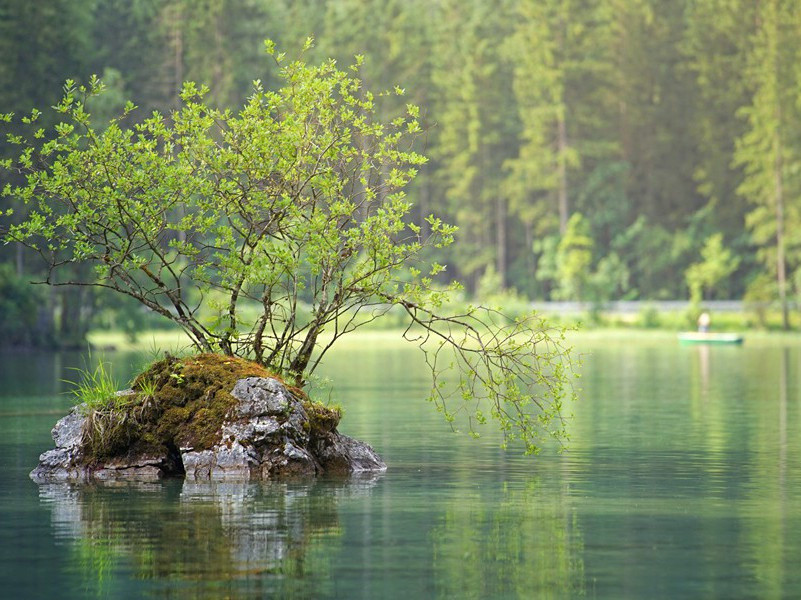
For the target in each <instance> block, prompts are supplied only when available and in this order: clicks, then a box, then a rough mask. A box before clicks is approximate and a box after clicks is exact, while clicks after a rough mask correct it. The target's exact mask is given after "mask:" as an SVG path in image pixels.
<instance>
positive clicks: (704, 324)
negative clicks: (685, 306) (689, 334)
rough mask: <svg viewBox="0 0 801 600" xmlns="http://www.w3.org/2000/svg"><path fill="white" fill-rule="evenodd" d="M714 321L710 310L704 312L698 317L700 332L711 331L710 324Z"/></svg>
mask: <svg viewBox="0 0 801 600" xmlns="http://www.w3.org/2000/svg"><path fill="white" fill-rule="evenodd" d="M711 322H712V319H711V317H710V316H709V313H708V312H702V313H701V314H700V316H699V317H698V332H699V333H707V332H708V331H709V324H710V323H711Z"/></svg>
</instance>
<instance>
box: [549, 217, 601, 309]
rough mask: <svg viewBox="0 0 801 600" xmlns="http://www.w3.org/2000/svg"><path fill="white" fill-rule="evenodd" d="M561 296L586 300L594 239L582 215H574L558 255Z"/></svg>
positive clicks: (560, 242)
mask: <svg viewBox="0 0 801 600" xmlns="http://www.w3.org/2000/svg"><path fill="white" fill-rule="evenodd" d="M556 264H557V268H558V276H559V296H560V297H561V298H562V299H564V300H584V299H585V291H586V287H587V283H588V281H589V279H590V266H591V265H592V238H591V237H590V236H589V224H588V223H587V220H586V219H585V218H584V216H583V215H582V214H581V213H573V216H572V217H570V219H568V221H567V228H566V230H565V234H564V235H563V236H562V238H561V239H560V240H559V246H558V248H557V254H556Z"/></svg>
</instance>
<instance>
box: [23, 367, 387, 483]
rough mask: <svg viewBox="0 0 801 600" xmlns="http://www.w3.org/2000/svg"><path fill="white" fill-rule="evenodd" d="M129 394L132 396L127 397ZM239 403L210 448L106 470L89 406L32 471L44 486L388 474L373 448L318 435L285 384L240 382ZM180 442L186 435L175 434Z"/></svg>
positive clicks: (170, 448)
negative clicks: (91, 451)
mask: <svg viewBox="0 0 801 600" xmlns="http://www.w3.org/2000/svg"><path fill="white" fill-rule="evenodd" d="M123 393H125V394H130V393H131V392H129V391H126V392H123ZM230 393H231V396H233V397H234V398H235V400H236V404H235V405H234V408H233V409H232V410H231V411H230V413H229V414H228V417H226V419H225V421H224V422H223V423H222V425H221V428H220V435H219V440H220V441H219V442H218V443H216V444H215V445H214V446H213V447H211V448H209V447H208V446H207V447H205V448H192V447H188V446H184V447H176V446H175V445H169V444H168V445H167V447H166V449H164V450H163V451H162V452H161V453H157V452H154V451H153V450H152V448H151V449H149V450H136V448H137V447H138V446H136V445H135V444H134V445H133V446H132V447H131V448H129V449H128V451H127V453H122V454H123V455H120V456H115V457H114V458H111V459H107V460H105V461H102V462H100V463H97V462H92V461H90V460H89V458H88V457H87V456H86V455H85V454H84V444H83V440H84V428H85V427H86V426H87V419H86V417H85V416H84V414H83V411H84V410H85V408H84V407H81V406H78V407H75V408H73V409H72V411H71V412H70V413H69V414H68V415H67V416H65V417H64V418H62V419H61V420H59V421H58V423H56V426H55V427H54V428H53V432H52V433H53V441H54V442H55V444H56V447H55V448H54V449H52V450H49V451H47V452H45V453H44V454H42V455H41V456H40V457H39V465H38V466H37V467H36V468H35V469H34V470H33V471H32V472H31V478H32V479H33V480H34V481H37V482H50V481H67V480H90V479H99V480H128V479H130V480H139V481H152V480H158V479H161V478H163V477H170V476H181V475H182V476H184V477H185V478H186V479H187V480H188V481H249V480H258V479H274V478H281V477H287V476H314V475H319V474H322V473H326V472H330V473H358V472H365V471H370V472H379V471H384V470H386V468H387V467H386V464H384V462H383V461H382V460H381V458H380V457H379V456H378V455H377V454H376V453H375V451H373V449H372V448H371V447H370V446H368V445H367V444H364V443H362V442H359V441H357V440H354V439H353V438H350V437H348V436H346V435H342V434H341V433H339V432H338V431H337V430H336V427H333V428H332V429H330V430H329V428H328V426H326V427H320V428H315V426H314V423H312V421H311V419H310V417H309V414H308V413H307V412H306V410H305V408H304V406H303V403H302V402H300V401H299V400H298V399H297V398H295V397H294V396H293V395H292V394H291V393H290V392H289V390H288V389H287V388H286V386H284V385H283V384H282V383H281V382H280V381H278V380H276V379H271V378H267V377H246V378H244V379H239V380H237V381H236V383H235V385H234V387H233V389H232V390H231V392H230ZM175 433H176V435H175V438H176V439H180V435H179V434H180V432H175Z"/></svg>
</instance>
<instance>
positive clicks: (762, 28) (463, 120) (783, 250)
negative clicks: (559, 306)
mask: <svg viewBox="0 0 801 600" xmlns="http://www.w3.org/2000/svg"><path fill="white" fill-rule="evenodd" d="M798 13H799V10H798V7H797V6H796V3H794V2H791V1H789V0H767V1H765V2H759V3H755V2H752V1H750V0H676V1H674V2H661V1H659V0H636V1H632V0H625V1H623V0H596V1H594V2H589V1H586V0H571V1H570V2H552V1H551V0H504V1H503V2H496V3H493V4H492V6H491V7H490V6H489V4H488V3H486V2H477V1H472V0H471V1H466V2H455V1H451V0H437V1H434V2H417V1H407V2H398V1H396V0H328V1H325V2H323V1H322V0H302V1H292V2H290V1H289V0H275V1H274V2H269V3H263V2H256V1H255V0H135V1H129V2H122V1H120V0H81V1H75V2H69V3H65V2H57V1H55V0H42V1H41V2H37V3H30V2H26V1H25V0H0V29H2V31H3V32H5V33H4V34H3V35H2V36H0V44H2V45H3V56H4V57H5V58H4V61H3V64H2V65H1V66H0V110H2V111H3V112H8V111H12V110H13V111H20V110H21V109H22V108H23V107H29V106H34V105H38V106H48V105H51V104H54V103H55V102H56V101H57V96H58V95H57V93H56V90H57V86H58V85H59V84H60V83H59V82H62V81H63V80H64V79H66V78H67V77H74V78H76V79H77V80H79V81H84V82H85V81H87V78H88V76H89V74H90V73H93V72H96V73H99V74H103V73H104V72H105V73H106V74H107V75H110V76H109V77H106V79H107V82H108V83H109V84H110V85H113V87H115V88H116V89H118V90H119V92H120V94H121V96H124V97H131V98H132V99H133V100H134V101H135V102H136V104H137V105H139V106H140V108H141V110H140V111H139V114H141V115H147V114H149V112H150V111H151V110H153V109H158V110H160V111H162V112H163V113H164V114H166V113H167V111H168V110H169V109H170V108H173V107H175V106H177V102H178V95H179V93H180V84H179V82H180V81H181V80H182V79H195V80H198V81H200V82H203V83H207V84H209V86H210V89H211V90H212V91H211V92H210V93H211V96H209V97H208V102H209V103H210V104H211V105H213V106H216V107H218V108H225V107H229V106H236V105H238V104H241V103H242V102H243V101H244V100H245V98H246V97H247V95H248V94H249V89H250V82H251V80H253V79H255V78H261V79H262V81H263V82H264V85H265V87H266V88H267V89H272V88H274V87H275V86H276V85H277V81H276V79H275V75H274V74H272V73H270V72H269V71H268V70H266V69H265V68H264V66H263V63H262V62H261V59H260V56H261V41H262V40H263V39H264V38H266V37H271V38H273V39H276V41H277V42H278V43H279V45H280V46H282V47H284V48H286V49H287V51H289V52H290V53H291V52H292V51H294V50H296V49H298V48H299V47H300V46H301V44H302V40H303V39H305V37H306V36H308V35H310V34H313V35H314V36H315V37H316V39H317V47H316V49H314V50H312V51H311V52H312V54H310V57H311V58H316V59H319V58H321V57H323V56H335V57H337V58H338V59H339V60H340V61H347V60H349V58H350V57H351V56H352V55H354V54H356V53H364V54H366V55H367V56H369V57H370V60H369V61H367V62H366V63H365V64H364V65H363V66H362V67H361V70H360V76H361V77H362V79H363V80H364V81H365V82H366V83H367V84H368V85H369V86H370V87H372V88H374V89H384V88H391V86H392V85H394V84H395V83H396V82H399V83H400V84H401V85H402V86H403V87H405V88H406V89H408V90H409V91H410V92H411V93H412V94H413V96H410V97H409V98H407V99H403V100H390V101H389V102H387V103H386V105H385V108H383V109H382V110H385V111H386V113H387V114H390V113H392V112H393V111H397V109H398V108H399V107H400V106H402V104H403V102H406V101H409V102H413V103H415V104H418V105H420V106H421V109H422V112H421V115H420V123H421V126H422V127H423V129H424V130H425V131H426V134H425V135H424V136H422V137H421V138H420V140H419V146H418V147H417V149H418V150H421V149H425V154H427V155H428V156H430V157H431V161H430V162H429V163H428V164H427V165H426V166H425V167H424V168H423V169H422V170H421V173H420V176H419V177H418V178H417V179H416V181H415V182H414V184H413V185H412V186H411V187H410V190H409V200H410V201H411V203H412V208H411V210H412V215H414V218H415V220H416V222H417V223H418V224H419V225H420V226H421V227H422V230H423V231H424V232H425V230H426V228H427V227H428V225H427V224H426V222H425V219H424V217H425V216H426V215H427V214H429V213H431V212H435V213H437V214H440V215H442V216H443V217H444V218H446V219H447V220H449V221H450V222H453V223H455V224H457V225H458V226H459V227H460V231H459V233H458V234H457V237H456V241H455V244H454V245H453V246H452V247H451V248H449V249H443V250H439V251H437V257H436V258H437V260H438V261H439V262H441V263H443V264H445V263H447V265H448V270H447V271H446V273H445V274H443V275H441V277H442V278H443V279H447V278H448V277H455V278H460V279H462V280H464V281H465V283H466V287H467V290H466V291H467V293H468V294H473V293H475V292H476V291H477V290H478V288H479V282H480V281H481V279H482V277H483V276H484V275H485V274H486V273H488V270H491V271H492V272H494V273H496V274H497V275H498V276H499V277H500V285H501V286H503V287H505V288H513V289H515V290H517V291H518V292H519V293H521V294H523V295H524V296H525V297H528V298H531V299H550V298H552V297H555V295H561V296H562V297H564V296H565V294H567V295H568V296H571V297H573V298H577V296H576V295H575V294H572V295H571V294H570V293H568V292H566V290H568V289H570V288H571V285H572V284H570V282H569V281H563V280H562V279H563V277H565V276H566V275H565V272H564V271H561V274H560V270H559V269H558V268H556V266H555V265H556V259H557V256H556V252H557V250H556V249H557V248H558V247H559V246H560V244H562V245H563V246H564V245H565V244H566V243H567V242H564V241H563V237H564V236H565V235H566V234H567V233H568V232H567V223H568V221H569V219H570V217H571V216H573V215H574V214H576V213H580V214H581V215H582V216H583V218H584V219H585V220H586V227H587V231H586V235H587V236H589V238H590V239H591V242H592V256H591V261H590V264H589V265H588V266H587V267H586V272H587V273H586V275H587V282H588V285H586V286H584V287H583V291H582V293H583V294H584V295H585V296H586V297H587V298H588V299H592V298H595V299H599V300H600V299H614V298H620V297H626V298H629V299H668V298H684V297H687V295H688V288H687V285H686V280H685V272H686V271H687V269H688V268H689V267H690V266H691V265H694V264H698V263H700V262H702V261H703V258H702V255H701V253H702V249H703V248H704V246H705V244H706V243H707V240H708V239H710V237H711V236H714V235H717V234H719V235H720V236H721V248H723V249H729V250H730V251H731V252H732V253H733V254H734V255H735V256H736V258H737V259H739V262H738V263H737V268H736V269H735V270H734V271H733V272H731V273H730V274H729V275H728V276H727V277H726V278H724V280H722V281H720V282H719V285H718V286H716V289H715V290H714V291H711V293H712V294H714V295H716V297H720V295H721V294H725V295H728V296H731V297H734V298H737V297H742V296H743V295H745V294H746V293H747V294H748V295H749V297H752V298H764V299H775V300H776V301H781V302H782V303H783V304H787V305H788V312H789V311H791V310H792V309H791V308H790V307H791V304H790V303H791V301H792V300H793V299H794V298H797V297H798V294H799V285H801V284H800V283H799V280H801V275H800V273H801V257H799V251H798V248H799V244H801V240H799V239H798V235H799V234H798V231H799V230H801V229H800V228H799V227H798V221H799V219H801V217H799V212H801V208H800V207H799V204H800V203H801V200H799V197H798V193H799V190H798V181H797V178H798V175H797V174H798V172H799V170H798V168H797V164H796V163H797V161H798V156H797V155H798V153H799V147H798V139H800V138H799V135H798V130H799V117H800V116H801V115H799V109H798V106H799V103H798V97H799V86H801V81H800V80H799V76H798V67H797V65H798V64H801V61H799V60H798V58H799V51H800V50H801V42H799V41H798V40H799V39H801V38H799V36H798V35H797V33H798V30H799V18H800V17H799V14H798ZM22 32H26V33H25V34H24V36H23V34H22ZM31 35H33V37H31ZM115 73H117V74H119V76H118V77H117V80H116V83H113V84H112V79H113V76H114V74H115ZM137 118H139V117H137ZM6 151H7V150H6V147H4V149H3V152H6ZM23 215H24V211H22V212H18V216H20V217H21V216H23ZM0 261H2V262H5V263H8V264H10V265H12V266H13V268H14V271H15V272H16V273H17V274H18V275H21V276H23V277H32V276H34V275H36V271H37V269H40V266H39V265H38V263H36V262H35V260H34V259H33V257H32V256H31V255H29V254H26V253H24V252H19V251H17V250H15V249H12V248H3V249H0ZM549 265H551V266H553V268H549ZM490 274H491V273H490ZM604 281H605V282H607V283H606V284H602V283H601V282H604ZM610 282H615V283H610ZM599 290H604V291H599ZM71 294H73V292H65V293H59V294H58V295H57V296H53V297H51V298H50V299H49V300H47V301H46V302H47V303H48V306H50V308H51V312H52V314H53V318H52V319H51V321H52V323H53V324H54V326H55V327H57V328H58V327H60V323H63V322H64V319H62V318H61V314H62V312H63V311H65V310H72V309H73V307H74V306H75V305H76V303H77V304H79V305H80V306H81V309H80V310H79V311H77V312H76V313H75V314H74V315H73V316H74V319H70V322H71V323H80V322H81V321H84V320H87V319H90V318H91V315H92V314H93V313H94V312H96V311H97V308H98V307H99V306H101V304H102V303H103V302H104V301H103V300H102V299H99V298H98V297H96V296H95V295H93V294H88V295H84V296H80V297H79V296H72V295H71ZM782 299H783V300H782ZM75 319H77V321H76V320H75ZM88 323H89V322H88V321H87V322H86V325H88ZM82 327H83V328H84V329H85V327H84V326H82ZM62 329H63V328H62ZM79 329H80V328H79ZM63 335H68V336H72V337H75V336H77V337H80V335H81V332H80V331H75V332H72V333H70V332H68V331H66V330H65V331H63Z"/></svg>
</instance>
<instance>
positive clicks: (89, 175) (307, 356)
mask: <svg viewBox="0 0 801 600" xmlns="http://www.w3.org/2000/svg"><path fill="white" fill-rule="evenodd" d="M266 46H267V50H268V52H269V54H271V55H272V56H273V57H274V59H275V60H276V62H277V63H278V65H279V66H280V77H281V80H282V82H283V87H281V88H280V89H279V90H277V91H269V90H265V89H264V88H263V86H262V85H261V84H260V83H259V82H258V81H256V82H255V83H254V89H253V93H252V95H251V96H250V98H249V99H248V101H247V102H246V104H245V105H244V107H243V108H242V109H241V110H240V111H239V112H238V113H233V112H232V111H229V110H220V109H217V108H212V107H210V106H209V105H208V104H206V103H205V102H204V96H205V95H206V94H207V89H206V88H205V87H202V86H201V87H198V86H197V85H195V84H194V83H186V84H185V85H184V87H183V92H182V94H181V97H182V101H183V106H182V107H181V108H180V109H177V110H175V111H174V112H173V113H172V114H171V115H170V116H169V118H167V117H164V116H163V115H161V114H159V113H157V112H156V113H153V115H152V116H150V117H149V118H147V119H144V120H142V121H141V122H140V123H138V124H136V125H133V126H131V127H125V126H123V125H121V121H120V120H112V122H111V123H109V124H108V125H107V126H106V127H105V128H104V129H102V130H101V129H97V128H95V127H94V126H93V124H92V119H91V115H90V114H89V113H88V112H87V102H89V101H91V99H92V98H94V97H95V96H97V95H98V94H100V93H101V92H102V91H103V84H102V82H101V81H100V80H99V79H97V78H93V79H92V80H91V82H90V84H89V85H87V86H76V85H75V84H74V83H73V82H69V81H68V82H67V85H66V87H65V95H64V98H63V100H62V101H61V103H60V104H59V105H58V106H57V107H56V110H57V111H58V113H60V115H61V116H62V118H63V119H64V121H63V122H61V123H59V124H58V125H56V127H55V130H54V131H53V132H48V131H46V130H45V129H36V127H37V125H36V121H37V120H38V118H39V116H40V113H39V112H38V111H33V113H32V114H31V116H29V117H25V118H24V119H22V120H23V121H24V122H27V123H29V124H31V125H32V127H33V128H34V131H33V134H32V136H31V137H29V138H25V137H23V136H20V135H12V136H10V141H11V142H12V143H13V144H16V145H17V146H18V147H19V149H20V153H19V156H18V157H17V158H16V160H14V161H12V160H6V161H4V162H3V166H4V167H5V168H6V169H12V170H17V171H19V172H21V173H24V174H25V175H26V176H27V181H26V183H24V184H21V185H16V186H14V185H9V186H6V188H5V189H4V192H3V193H4V195H5V196H7V197H14V198H19V199H20V200H21V201H23V202H25V203H26V204H28V205H29V207H30V213H29V215H28V216H27V217H26V219H25V220H24V221H22V222H21V223H17V224H11V225H9V226H8V227H7V228H6V231H5V232H4V235H3V237H4V239H5V240H6V241H11V242H18V243H22V244H24V245H26V246H28V247H30V248H32V249H33V250H35V251H37V252H38V253H39V254H40V255H41V256H42V258H43V259H44V260H45V261H46V263H47V268H48V274H47V277H46V278H45V282H46V283H48V284H51V285H59V286H60V285H73V286H97V287H101V288H108V289H111V290H114V291H116V292H118V293H122V294H125V295H127V296H130V297H132V298H134V299H136V300H137V301H139V302H140V303H142V304H144V305H145V306H146V307H148V308H149V309H150V310H152V311H154V312H156V313H158V314H160V315H162V316H163V317H165V318H167V319H170V320H172V321H173V322H175V323H177V324H178V325H179V326H180V327H181V328H183V329H184V331H186V333H187V334H188V335H189V337H190V339H191V340H192V342H193V343H194V345H195V346H196V347H197V348H198V350H200V351H206V352H222V353H224V354H226V355H240V356H249V357H252V358H254V359H255V360H256V361H258V362H259V363H261V364H264V365H266V366H269V367H271V368H272V369H274V370H275V371H277V372H279V373H282V374H284V375H285V376H288V377H292V378H293V380H294V382H295V384H296V385H298V386H302V385H303V384H304V383H305V381H306V378H307V377H308V375H309V374H310V373H312V372H313V371H314V369H315V368H316V367H317V365H318V364H319V363H320V360H321V358H322V357H323V356H324V354H325V353H326V351H327V350H328V349H330V348H331V346H332V345H333V344H334V343H335V342H336V341H337V339H339V338H340V337H341V336H342V335H345V334H347V333H349V332H352V331H354V330H355V329H357V328H358V327H360V326H362V325H365V324H366V323H369V322H371V321H373V320H375V319H376V318H378V317H380V316H381V315H383V314H385V313H386V312H387V311H388V310H390V309H391V308H392V307H400V308H401V309H403V310H405V312H406V314H407V315H408V317H409V328H408V329H407V330H406V334H405V336H406V338H407V339H409V340H413V341H415V342H416V343H418V344H419V345H420V346H421V348H422V349H423V351H424V352H425V353H426V357H427V359H428V361H429V365H430V366H431V372H432V376H433V383H434V386H433V391H432V396H431V399H432V401H433V402H434V403H435V404H436V406H437V407H438V408H439V409H440V410H441V411H443V412H444V413H445V414H446V416H447V418H448V419H453V418H455V417H454V415H455V413H456V412H458V411H459V410H464V411H469V412H468V414H469V415H470V418H469V423H470V428H471V431H473V432H475V428H474V425H479V424H482V423H485V422H486V421H487V417H486V416H485V411H489V413H488V414H489V416H490V417H492V418H494V419H496V420H497V421H498V422H499V423H500V425H501V427H502V428H503V430H504V432H505V433H506V434H507V436H508V438H511V439H520V440H522V441H523V443H524V444H525V447H526V450H527V451H528V452H534V451H536V450H538V449H539V443H540V441H541V440H542V439H543V438H547V437H554V438H556V439H558V440H561V439H562V438H563V437H564V435H565V431H564V427H563V422H562V413H561V408H562V401H563V399H564V396H565V394H566V393H567V391H568V388H566V373H567V372H568V371H569V362H565V361H569V351H568V350H567V349H565V348H564V346H563V343H562V338H561V337H560V336H553V335H551V332H550V330H549V329H548V328H547V326H546V324H545V323H544V322H543V321H542V320H541V319H539V318H538V317H537V316H536V315H530V316H528V317H525V318H519V319H515V320H509V319H506V318H505V317H504V316H503V315H501V314H499V313H497V312H495V311H492V310H489V309H485V308H482V307H468V308H467V309H465V310H464V311H462V312H460V313H459V314H455V315H447V314H443V313H442V312H441V310H442V307H443V305H444V302H445V300H446V299H447V292H448V291H449V290H450V289H455V286H451V288H446V289H444V290H443V289H438V288H437V287H436V286H435V278H436V277H437V275H438V274H440V273H441V272H442V271H443V270H444V268H445V267H444V266H442V265H439V264H437V263H436V262H434V263H426V262H425V261H423V259H422V253H423V251H424V250H425V249H426V248H428V247H430V246H435V247H444V246H447V245H448V244H450V243H451V241H452V239H453V233H454V228H453V227H451V226H450V225H447V224H445V223H443V222H442V221H441V220H439V219H437V218H436V217H434V216H430V217H429V218H428V231H427V234H426V237H423V235H422V234H421V228H420V227H419V226H418V225H416V224H415V223H413V222H410V221H409V220H408V219H407V216H408V215H409V211H410V209H411V205H410V203H409V202H408V201H407V199H406V197H405V194H404V191H403V188H404V187H405V186H406V185H407V184H408V183H409V182H410V181H411V180H412V179H413V178H414V176H415V175H416V173H417V169H418V168H419V167H420V166H421V165H423V164H424V163H425V158H424V157H423V156H421V155H419V154H417V153H415V152H414V151H411V150H409V149H408V144H411V143H413V139H414V137H415V136H416V135H417V134H418V133H420V127H419V125H418V122H417V115H418V109H417V107H415V106H413V105H407V106H406V107H405V108H404V112H403V114H400V115H398V116H396V117H395V118H394V119H391V120H390V121H388V122H382V121H380V120H379V119H377V118H376V117H375V115H376V113H377V112H378V110H377V108H376V105H377V102H378V101H380V98H378V97H375V96H374V95H373V94H372V93H371V92H370V91H369V90H367V89H365V88H364V86H363V85H362V82H361V81H360V80H359V79H358V77H357V76H356V75H355V73H357V72H358V70H359V68H360V64H361V62H362V59H360V58H358V57H357V60H356V64H355V65H353V66H352V67H351V69H350V71H343V70H340V69H339V68H337V66H336V64H335V62H334V61H325V62H323V63H322V64H320V65H317V66H310V65H307V64H306V63H305V62H303V61H302V60H298V61H294V62H287V61H286V60H285V58H284V55H283V54H280V53H276V52H275V50H274V47H273V45H272V43H270V42H268V43H267V44H266ZM310 46H311V41H309V42H307V48H308V47H310ZM398 92H400V90H398ZM134 111H135V107H134V106H133V105H132V104H130V103H129V104H128V105H127V106H126V107H125V110H124V111H123V115H122V116H123V117H127V116H128V115H130V114H131V113H132V112H134ZM4 118H5V120H7V121H9V120H11V119H12V117H11V115H5V117H4ZM84 263H88V264H91V265H92V266H93V271H92V272H91V276H86V277H83V278H79V277H78V276H80V275H81V271H76V270H70V271H68V273H69V274H70V276H72V277H75V278H73V279H64V278H62V275H61V274H62V273H63V272H64V270H65V268H67V267H69V266H70V265H73V264H84ZM324 334H325V335H324ZM326 336H327V337H326ZM448 352H450V353H451V354H452V356H451V359H450V360H446V358H445V355H446V353H448ZM451 369H454V370H455V371H457V372H458V377H457V378H451V376H450V371H451ZM454 403H456V408H454V406H453V404H454Z"/></svg>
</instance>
